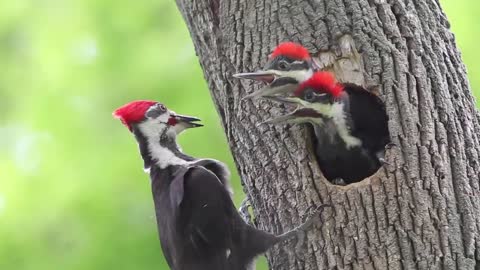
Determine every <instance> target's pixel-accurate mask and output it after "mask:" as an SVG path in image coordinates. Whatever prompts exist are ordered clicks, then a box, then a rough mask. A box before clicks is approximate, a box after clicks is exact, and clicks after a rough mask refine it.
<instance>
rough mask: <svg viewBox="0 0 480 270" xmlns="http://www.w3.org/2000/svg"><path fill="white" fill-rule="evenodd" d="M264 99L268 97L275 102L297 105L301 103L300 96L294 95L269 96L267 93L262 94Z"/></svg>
mask: <svg viewBox="0 0 480 270" xmlns="http://www.w3.org/2000/svg"><path fill="white" fill-rule="evenodd" d="M263 97H264V98H266V99H270V100H273V101H276V102H280V103H284V104H297V105H303V102H302V101H303V100H302V99H301V98H298V97H295V96H288V97H284V96H269V95H264V96H263Z"/></svg>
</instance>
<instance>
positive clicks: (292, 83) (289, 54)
mask: <svg viewBox="0 0 480 270" xmlns="http://www.w3.org/2000/svg"><path fill="white" fill-rule="evenodd" d="M317 69H318V68H317V66H316V65H315V63H314V61H313V59H312V58H311V57H310V53H309V52H308V50H307V49H306V48H305V47H303V46H302V45H300V44H298V43H294V42H284V43H280V44H279V45H278V46H277V47H276V48H275V49H274V50H273V52H272V54H270V56H269V61H268V63H267V64H266V66H265V67H264V69H263V70H262V71H257V72H251V73H237V74H234V75H233V76H234V77H235V78H240V79H250V80H256V81H262V82H265V83H267V86H266V87H264V88H262V89H260V90H258V91H255V92H253V93H251V94H250V95H247V96H245V97H244V99H246V98H254V97H262V96H272V95H277V94H285V93H288V92H293V91H294V90H295V89H296V88H297V87H298V85H299V84H300V83H302V82H304V81H306V80H307V79H308V78H310V77H311V76H312V75H313V72H314V71H315V70H317Z"/></svg>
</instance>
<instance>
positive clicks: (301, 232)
mask: <svg viewBox="0 0 480 270" xmlns="http://www.w3.org/2000/svg"><path fill="white" fill-rule="evenodd" d="M325 207H332V206H331V205H329V204H322V205H320V206H318V207H317V208H316V209H315V211H314V212H313V213H312V214H310V215H308V217H307V218H306V219H305V222H303V223H302V224H301V225H299V226H297V227H295V228H294V229H292V230H290V231H288V232H286V233H283V234H281V235H279V236H278V239H279V240H280V241H285V240H288V239H290V238H292V237H294V236H297V238H298V242H297V245H296V247H300V246H302V245H303V243H304V241H305V235H306V232H307V231H308V230H309V229H310V228H311V227H312V226H313V224H314V223H315V221H316V220H319V219H320V215H321V214H322V212H323V209H324V208H325ZM297 250H298V249H297Z"/></svg>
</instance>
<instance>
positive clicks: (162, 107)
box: [158, 104, 167, 111]
mask: <svg viewBox="0 0 480 270" xmlns="http://www.w3.org/2000/svg"><path fill="white" fill-rule="evenodd" d="M158 108H160V110H162V111H166V110H167V108H166V107H165V105H163V104H158Z"/></svg>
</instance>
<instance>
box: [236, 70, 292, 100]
mask: <svg viewBox="0 0 480 270" xmlns="http://www.w3.org/2000/svg"><path fill="white" fill-rule="evenodd" d="M233 77H235V78H238V79H248V80H255V81H260V82H264V83H266V84H267V85H266V86H265V87H263V88H261V89H259V90H257V91H255V92H253V93H251V94H249V95H246V96H245V97H243V98H242V100H245V99H249V98H259V97H264V96H273V95H278V94H285V93H287V92H290V91H292V90H294V89H295V86H292V84H290V83H289V82H284V81H282V79H281V78H283V77H284V74H283V73H282V72H281V71H277V70H266V71H257V72H250V73H237V74H234V75H233ZM293 85H296V83H295V84H293Z"/></svg>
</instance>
